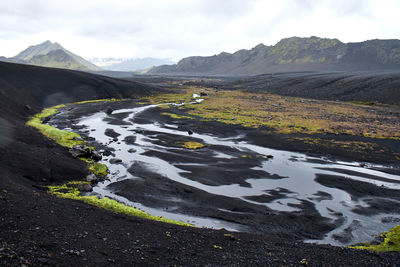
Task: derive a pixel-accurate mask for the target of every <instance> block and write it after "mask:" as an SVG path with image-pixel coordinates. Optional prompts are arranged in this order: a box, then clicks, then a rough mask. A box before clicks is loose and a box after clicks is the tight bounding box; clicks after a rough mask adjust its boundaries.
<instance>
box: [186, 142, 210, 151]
mask: <svg viewBox="0 0 400 267" xmlns="http://www.w3.org/2000/svg"><path fill="white" fill-rule="evenodd" d="M182 147H184V148H188V149H200V148H203V147H205V145H204V144H202V143H199V142H184V143H182Z"/></svg>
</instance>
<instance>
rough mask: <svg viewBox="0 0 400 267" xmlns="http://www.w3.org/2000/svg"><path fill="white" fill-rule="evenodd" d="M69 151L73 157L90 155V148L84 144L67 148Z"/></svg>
mask: <svg viewBox="0 0 400 267" xmlns="http://www.w3.org/2000/svg"><path fill="white" fill-rule="evenodd" d="M69 153H71V154H72V156H74V157H75V158H78V157H84V158H90V157H91V156H92V152H91V151H90V148H89V147H87V146H85V145H75V146H73V147H72V148H71V149H70V150H69Z"/></svg>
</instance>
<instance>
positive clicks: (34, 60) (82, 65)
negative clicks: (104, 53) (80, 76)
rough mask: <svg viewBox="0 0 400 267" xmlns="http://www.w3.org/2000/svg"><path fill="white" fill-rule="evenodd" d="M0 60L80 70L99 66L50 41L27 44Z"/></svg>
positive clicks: (91, 69)
mask: <svg viewBox="0 0 400 267" xmlns="http://www.w3.org/2000/svg"><path fill="white" fill-rule="evenodd" d="M0 61H5V62H13V63H20V64H29V65H37V66H43V67H54V68H63V69H72V70H81V71H98V70H100V68H99V67H97V66H96V65H94V64H92V63H90V62H89V61H87V60H85V59H83V58H82V57H80V56H78V55H75V54H74V53H72V52H70V51H68V50H67V49H65V48H63V47H62V46H61V45H60V44H58V43H52V42H50V41H46V42H43V43H41V44H38V45H32V46H29V47H28V48H27V49H25V50H24V51H22V52H21V53H19V54H18V55H16V56H15V57H11V58H6V57H0Z"/></svg>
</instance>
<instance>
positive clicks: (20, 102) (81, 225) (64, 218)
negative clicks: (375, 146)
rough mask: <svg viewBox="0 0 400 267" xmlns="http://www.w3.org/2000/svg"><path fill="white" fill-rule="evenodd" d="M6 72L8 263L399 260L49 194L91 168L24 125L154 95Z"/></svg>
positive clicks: (0, 101) (1, 226)
mask: <svg viewBox="0 0 400 267" xmlns="http://www.w3.org/2000/svg"><path fill="white" fill-rule="evenodd" d="M0 73H1V75H0V84H1V87H0V95H1V97H0V109H1V112H0V126H1V127H0V130H1V135H0V164H1V168H0V214H1V216H0V265H2V266H23V264H24V265H27V266H31V265H33V266H282V265H285V266H299V265H300V264H299V262H300V261H301V260H302V259H305V260H306V261H307V262H308V264H309V265H310V266H321V265H332V266H339V265H342V266H343V265H345V266H393V265H394V264H397V263H398V262H400V255H399V253H374V252H368V251H357V250H352V249H346V248H340V247H332V246H326V245H313V244H304V243H302V242H298V241H295V240H293V239H292V238H288V239H286V238H277V237H273V236H269V235H254V234H248V233H233V234H232V235H233V236H225V235H224V234H226V232H225V231H216V230H209V229H197V228H187V227H179V226H175V225H169V224H164V223H157V222H153V221H148V220H143V219H140V218H135V217H129V216H125V215H121V214H116V213H113V212H109V211H106V210H102V209H99V208H96V207H94V206H90V205H87V204H85V203H82V202H79V201H73V200H67V199H59V198H56V197H54V196H51V195H49V194H47V193H46V192H45V189H44V188H43V187H42V186H41V185H43V184H48V183H53V182H54V183H60V182H63V181H67V180H76V179H77V178H82V177H84V176H85V175H86V174H87V172H88V171H87V169H86V167H85V165H84V164H83V163H82V162H81V161H79V160H76V159H74V158H72V156H71V155H70V154H69V153H68V151H67V149H66V148H63V147H60V146H59V145H57V144H55V143H54V142H52V141H49V140H47V139H46V138H45V137H43V136H42V135H41V134H39V133H38V132H37V131H35V130H33V129H30V128H28V127H26V126H25V122H26V121H27V119H28V117H29V116H30V115H33V114H35V113H37V112H38V111H39V110H40V109H42V108H44V107H48V106H51V105H54V104H61V103H63V102H64V100H65V97H63V96H68V101H71V102H72V101H80V100H85V99H90V98H92V99H93V98H106V97H118V96H121V95H122V96H124V94H126V92H127V91H126V90H128V91H130V92H134V91H135V88H137V90H136V94H138V95H146V94H147V93H148V92H144V91H141V89H140V88H142V87H143V85H137V84H134V83H129V82H126V81H119V80H116V79H110V78H104V77H101V76H95V75H91V74H86V73H81V72H73V71H66V70H57V69H47V68H39V67H32V66H24V65H18V64H9V63H0ZM71 88H75V89H76V90H75V91H73V90H72V91H71V90H70V89H71ZM99 88H100V89H99ZM36 89H37V90H36ZM88 89H90V90H89V91H90V92H91V93H89V95H90V96H88V95H87V92H85V90H88ZM148 89H151V88H148ZM93 92H95V95H94V96H93ZM51 95H56V96H57V95H58V96H59V97H58V98H57V97H50V98H49V96H51ZM124 97H127V96H126V95H125V96H124ZM46 99H47V100H51V101H49V102H46V101H45V100H46ZM25 105H29V106H30V107H31V109H30V108H29V107H25ZM388 220H390V218H388Z"/></svg>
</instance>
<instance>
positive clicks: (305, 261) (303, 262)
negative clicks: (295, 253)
mask: <svg viewBox="0 0 400 267" xmlns="http://www.w3.org/2000/svg"><path fill="white" fill-rule="evenodd" d="M300 264H301V265H304V266H308V261H307V260H306V259H302V260H301V261H300Z"/></svg>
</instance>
